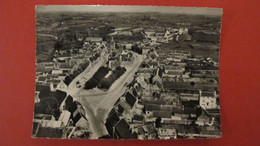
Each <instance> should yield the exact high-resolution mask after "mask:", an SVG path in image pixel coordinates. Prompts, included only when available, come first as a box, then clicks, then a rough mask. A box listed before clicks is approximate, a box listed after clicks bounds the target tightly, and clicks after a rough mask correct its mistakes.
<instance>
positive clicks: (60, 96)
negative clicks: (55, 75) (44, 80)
mask: <svg viewBox="0 0 260 146" xmlns="http://www.w3.org/2000/svg"><path fill="white" fill-rule="evenodd" d="M52 95H53V97H55V99H56V100H57V104H58V106H60V105H61V104H62V102H63V101H64V99H65V98H66V97H67V93H66V92H64V91H61V90H56V91H55V92H53V94H52Z"/></svg>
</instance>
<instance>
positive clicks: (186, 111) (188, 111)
mask: <svg viewBox="0 0 260 146" xmlns="http://www.w3.org/2000/svg"><path fill="white" fill-rule="evenodd" d="M184 114H196V107H193V108H192V107H184Z"/></svg>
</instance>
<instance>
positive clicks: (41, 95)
mask: <svg viewBox="0 0 260 146" xmlns="http://www.w3.org/2000/svg"><path fill="white" fill-rule="evenodd" d="M50 95H51V91H50V89H49V88H44V89H42V90H41V91H40V93H39V98H40V100H42V99H43V98H45V97H49V96H50Z"/></svg>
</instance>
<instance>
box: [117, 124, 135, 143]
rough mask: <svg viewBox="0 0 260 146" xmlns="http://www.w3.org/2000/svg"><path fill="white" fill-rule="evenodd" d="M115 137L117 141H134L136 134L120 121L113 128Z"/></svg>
mask: <svg viewBox="0 0 260 146" xmlns="http://www.w3.org/2000/svg"><path fill="white" fill-rule="evenodd" d="M114 131H115V135H116V136H117V138H119V139H136V138H137V134H136V132H132V130H131V129H130V125H129V124H128V123H127V122H126V121H125V120H124V119H121V120H120V121H119V122H118V123H117V124H116V125H115V127H114Z"/></svg>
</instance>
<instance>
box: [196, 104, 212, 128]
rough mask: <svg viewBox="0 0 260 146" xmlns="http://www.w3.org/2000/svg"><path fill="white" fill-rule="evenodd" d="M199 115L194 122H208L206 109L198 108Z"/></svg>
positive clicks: (204, 123) (201, 124)
mask: <svg viewBox="0 0 260 146" xmlns="http://www.w3.org/2000/svg"><path fill="white" fill-rule="evenodd" d="M200 110H201V111H200V113H201V114H200V115H199V116H198V118H197V121H196V124H197V125H199V126H204V125H206V124H209V123H210V118H209V116H208V114H207V113H206V111H205V110H204V109H202V108H201V109H200Z"/></svg>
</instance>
